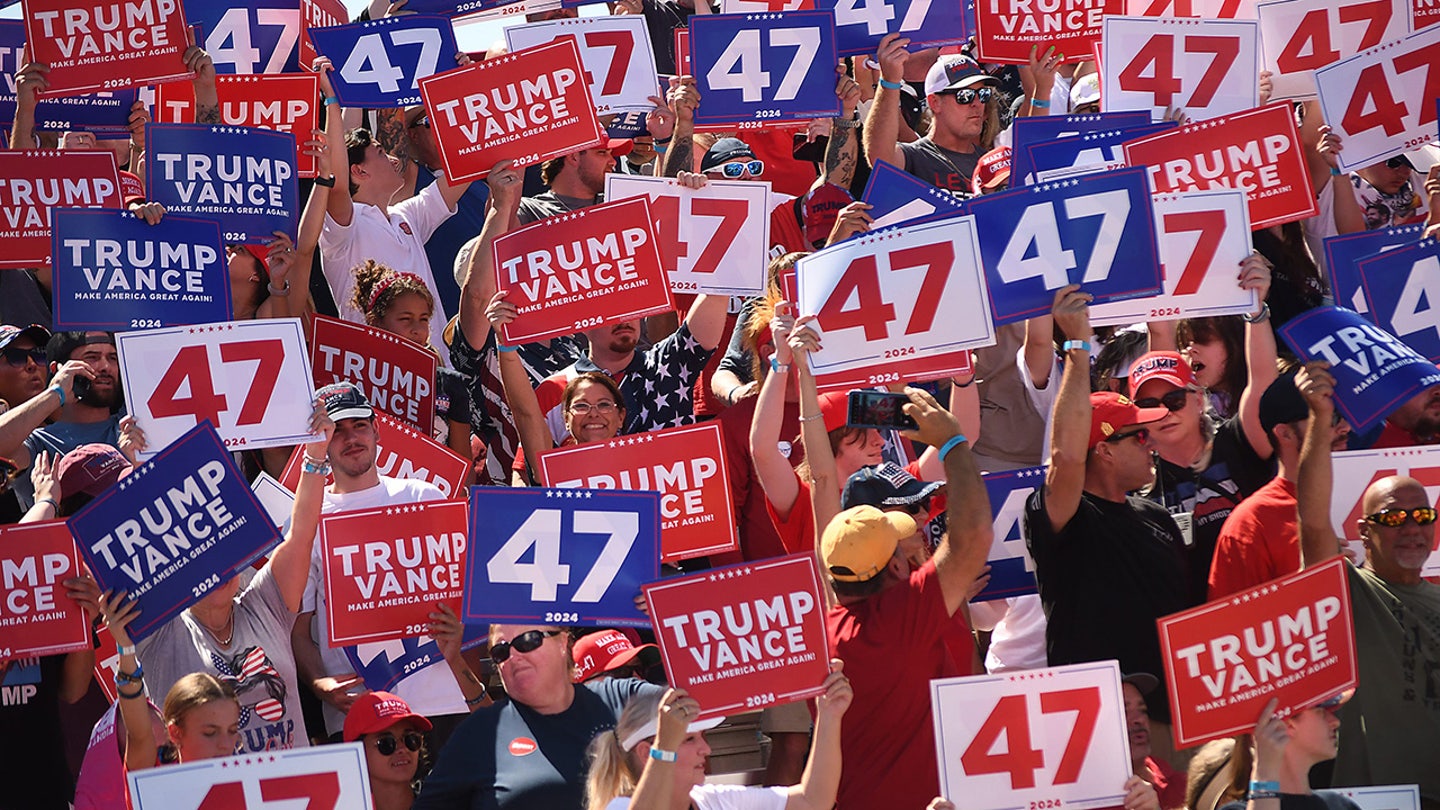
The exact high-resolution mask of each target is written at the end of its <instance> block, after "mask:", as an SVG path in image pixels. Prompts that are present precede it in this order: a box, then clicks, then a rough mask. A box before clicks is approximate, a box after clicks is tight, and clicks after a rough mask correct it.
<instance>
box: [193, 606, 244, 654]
mask: <svg viewBox="0 0 1440 810" xmlns="http://www.w3.org/2000/svg"><path fill="white" fill-rule="evenodd" d="M200 626H201V627H203V628H205V632H207V633H209V634H210V637H211V638H213V639H215V641H216V642H217V643H219V644H220V646H221V647H229V646H230V642H231V641H233V640H234V639H235V610H234V609H233V608H232V609H231V610H230V616H229V617H228V618H227V619H226V620H225V627H227V628H229V630H230V632H229V633H228V634H227V635H226V636H225V638H220V634H219V633H217V632H215V631H214V630H211V629H210V625H208V624H205V623H204V622H200Z"/></svg>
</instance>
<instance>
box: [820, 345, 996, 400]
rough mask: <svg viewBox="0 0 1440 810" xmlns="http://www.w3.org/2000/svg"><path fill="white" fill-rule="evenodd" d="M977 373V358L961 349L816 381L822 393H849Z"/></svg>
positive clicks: (897, 361)
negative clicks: (876, 387)
mask: <svg viewBox="0 0 1440 810" xmlns="http://www.w3.org/2000/svg"><path fill="white" fill-rule="evenodd" d="M974 371H975V358H974V357H973V356H972V355H971V353H970V351H969V350H968V349H959V350H957V351H953V352H944V353H943V354H936V355H932V356H930V357H911V358H907V359H904V360H886V361H883V362H879V363H875V364H873V365H869V366H862V367H860V368H857V369H852V370H850V371H836V372H831V373H828V374H818V375H816V377H815V388H816V390H818V391H820V392H821V393H824V392H826V391H849V390H850V389H852V388H870V387H873V386H876V385H893V384H895V383H911V382H928V381H930V380H943V379H945V378H947V377H958V376H960V375H961V374H970V373H972V372H974Z"/></svg>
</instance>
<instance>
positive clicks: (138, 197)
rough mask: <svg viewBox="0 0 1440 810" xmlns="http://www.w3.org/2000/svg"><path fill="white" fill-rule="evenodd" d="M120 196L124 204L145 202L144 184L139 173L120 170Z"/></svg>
mask: <svg viewBox="0 0 1440 810" xmlns="http://www.w3.org/2000/svg"><path fill="white" fill-rule="evenodd" d="M120 197H121V199H122V200H124V203H125V205H129V204H130V203H143V202H145V184H144V183H143V182H141V180H140V176H139V175H137V174H135V173H133V172H127V171H125V170H124V169H121V170H120Z"/></svg>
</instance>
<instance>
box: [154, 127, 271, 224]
mask: <svg viewBox="0 0 1440 810" xmlns="http://www.w3.org/2000/svg"><path fill="white" fill-rule="evenodd" d="M145 138H146V147H147V150H148V157H147V159H146V163H145V167H146V175H147V179H146V182H145V187H146V189H147V190H148V191H149V192H150V199H151V200H152V201H153V202H158V203H160V204H161V205H163V206H165V210H166V211H168V212H170V213H172V214H180V215H186V214H190V215H194V216H199V217H205V218H208V219H217V220H219V221H220V233H221V237H222V238H223V239H224V240H225V242H226V243H227V244H238V243H249V244H265V243H267V242H269V241H271V240H272V239H274V238H275V235H274V232H275V231H283V232H284V233H287V234H289V235H290V236H291V237H292V238H293V237H294V236H295V228H296V224H297V222H298V220H299V218H300V192H299V188H298V186H297V182H296V176H297V175H296V172H295V136H294V135H293V134H292V133H289V132H273V131H271V130H268V129H251V128H247V127H227V126H212V125H209V124H149V125H147V126H146V127H145Z"/></svg>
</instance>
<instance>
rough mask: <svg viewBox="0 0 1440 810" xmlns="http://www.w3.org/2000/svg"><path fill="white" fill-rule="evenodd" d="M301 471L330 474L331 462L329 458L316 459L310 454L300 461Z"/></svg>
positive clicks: (310, 473)
mask: <svg viewBox="0 0 1440 810" xmlns="http://www.w3.org/2000/svg"><path fill="white" fill-rule="evenodd" d="M300 471H301V472H303V473H305V474H306V475H329V474H330V462H329V461H328V460H327V461H314V460H312V459H311V458H310V457H309V456H306V457H305V459H304V460H303V461H302V462H301V463H300Z"/></svg>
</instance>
